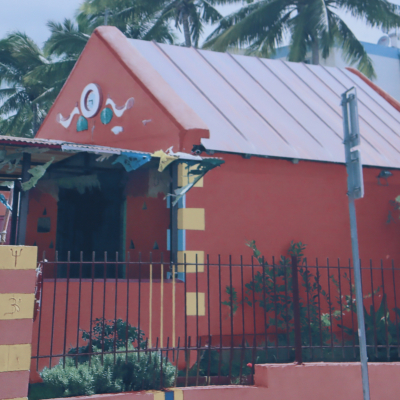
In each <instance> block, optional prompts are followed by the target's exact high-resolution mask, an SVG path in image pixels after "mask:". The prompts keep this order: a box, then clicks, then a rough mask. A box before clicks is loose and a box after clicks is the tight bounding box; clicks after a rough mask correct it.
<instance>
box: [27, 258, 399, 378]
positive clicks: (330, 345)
mask: <svg viewBox="0 0 400 400" xmlns="http://www.w3.org/2000/svg"><path fill="white" fill-rule="evenodd" d="M42 259H43V261H41V262H40V263H39V266H40V269H41V272H42V273H41V274H40V275H39V278H38V289H39V290H38V295H37V297H38V307H37V310H36V311H37V312H36V313H35V323H34V338H33V349H32V360H33V361H34V365H35V368H36V370H37V371H41V370H42V369H43V368H44V367H50V368H51V367H53V366H54V365H56V364H60V363H61V364H62V365H65V364H66V360H68V359H70V360H71V359H72V360H73V361H74V363H75V365H78V364H79V363H81V362H89V363H90V362H91V360H92V359H93V357H97V358H99V357H100V359H101V361H102V362H103V360H104V358H105V357H110V355H111V356H112V357H114V361H115V360H116V359H118V358H121V357H126V358H128V356H129V355H130V354H137V356H138V357H140V356H141V354H146V355H149V354H150V356H151V354H153V355H154V356H157V357H159V358H161V371H162V368H163V367H162V366H163V365H167V364H168V365H169V364H172V365H173V366H177V368H176V370H175V378H174V385H176V386H188V385H189V386H190V385H204V384H227V383H229V384H231V383H241V384H252V383H253V373H254V365H255V364H258V363H270V362H293V361H296V362H298V363H301V362H303V361H356V360H358V359H359V346H358V335H357V316H356V308H355V296H354V278H353V271H352V267H351V264H350V261H349V262H348V263H347V264H346V265H342V264H341V263H340V262H339V260H338V261H337V262H336V263H335V265H332V264H331V263H330V262H329V260H327V261H326V262H325V263H323V264H321V263H320V262H319V261H318V260H316V261H315V263H313V265H310V264H309V263H308V261H307V260H306V259H305V258H303V259H300V258H296V257H292V258H291V260H290V259H284V258H282V259H280V260H279V262H277V261H275V259H272V260H270V261H268V262H267V261H265V260H264V259H263V260H262V261H261V260H260V259H255V258H251V259H250V260H249V261H250V262H248V263H244V261H243V257H240V258H239V259H238V260H233V259H232V257H228V258H227V259H226V260H223V259H222V258H221V257H220V256H218V257H216V258H215V259H212V258H211V257H209V256H207V257H206V259H205V260H204V261H203V260H201V262H199V260H198V259H197V258H196V260H195V262H192V263H189V262H186V259H185V260H184V262H183V263H180V264H177V265H174V264H172V263H170V262H167V261H165V260H164V258H163V255H161V256H159V257H158V258H156V257H155V256H154V255H151V254H150V256H149V257H148V258H147V259H146V261H144V260H143V258H142V257H141V256H140V254H138V255H137V257H136V259H135V260H134V261H133V260H132V258H131V256H130V254H129V253H128V254H127V255H126V257H125V259H124V260H120V258H119V256H118V254H116V256H115V258H113V260H112V261H107V254H104V259H103V260H102V261H99V260H98V259H97V258H96V257H95V255H94V254H93V256H92V259H91V260H84V258H83V256H82V255H81V259H80V260H79V261H71V260H70V259H69V256H68V259H67V260H66V261H60V260H58V259H57V257H56V259H55V260H54V261H47V260H46V258H45V255H43V258H42ZM234 261H235V262H234ZM361 266H362V268H361V269H362V281H363V294H364V306H365V319H366V332H367V341H368V343H367V348H368V355H369V359H370V361H395V360H400V331H399V328H400V325H399V322H400V309H398V307H397V296H396V286H398V284H399V283H398V282H399V280H400V269H399V268H396V267H395V265H394V263H393V262H389V261H385V262H383V261H381V262H380V263H378V264H376V265H375V264H373V263H372V262H370V263H368V265H367V264H364V263H362V264H361ZM163 363H164V364H163ZM161 385H162V384H161Z"/></svg>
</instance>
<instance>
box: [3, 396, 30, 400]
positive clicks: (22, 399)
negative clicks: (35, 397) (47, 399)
mask: <svg viewBox="0 0 400 400" xmlns="http://www.w3.org/2000/svg"><path fill="white" fill-rule="evenodd" d="M3 400H28V398H27V397H16V398H14V399H3Z"/></svg>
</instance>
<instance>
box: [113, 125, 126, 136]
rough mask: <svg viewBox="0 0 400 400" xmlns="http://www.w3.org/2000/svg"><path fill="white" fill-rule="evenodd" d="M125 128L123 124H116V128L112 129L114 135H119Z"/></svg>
mask: <svg viewBox="0 0 400 400" xmlns="http://www.w3.org/2000/svg"><path fill="white" fill-rule="evenodd" d="M123 131H124V128H123V127H122V126H114V128H112V129H111V132H112V133H113V134H114V135H118V134H119V133H121V132H123Z"/></svg>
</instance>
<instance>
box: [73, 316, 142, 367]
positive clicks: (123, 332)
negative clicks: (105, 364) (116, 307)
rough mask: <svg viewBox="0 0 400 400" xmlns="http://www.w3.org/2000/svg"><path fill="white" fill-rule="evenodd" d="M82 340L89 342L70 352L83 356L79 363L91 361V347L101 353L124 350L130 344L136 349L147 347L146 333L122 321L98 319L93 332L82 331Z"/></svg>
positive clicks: (95, 321)
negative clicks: (89, 354)
mask: <svg viewBox="0 0 400 400" xmlns="http://www.w3.org/2000/svg"><path fill="white" fill-rule="evenodd" d="M82 339H83V340H84V341H85V342H87V344H86V345H84V346H81V347H78V348H76V347H73V348H71V349H70V350H69V352H68V353H69V354H76V353H77V352H78V353H79V354H82V356H80V357H79V362H84V361H87V360H88V359H89V356H88V355H87V353H90V346H92V349H93V348H97V349H99V351H101V352H103V351H104V352H109V351H113V349H117V348H122V347H125V348H126V346H127V345H129V344H132V345H133V346H135V347H138V346H139V345H140V348H141V349H144V348H145V347H146V341H145V339H144V332H143V331H142V330H140V332H139V330H138V329H137V328H136V327H134V326H131V325H130V324H127V323H126V321H124V320H122V319H117V320H106V319H103V318H96V319H95V320H94V326H93V327H92V332H91V333H90V332H88V331H85V330H82Z"/></svg>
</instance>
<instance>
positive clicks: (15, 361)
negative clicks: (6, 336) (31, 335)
mask: <svg viewBox="0 0 400 400" xmlns="http://www.w3.org/2000/svg"><path fill="white" fill-rule="evenodd" d="M30 366H31V345H30V344H11V345H10V344H8V345H7V344H6V345H0V372H8V371H28V370H29V368H30Z"/></svg>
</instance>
